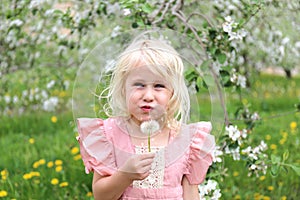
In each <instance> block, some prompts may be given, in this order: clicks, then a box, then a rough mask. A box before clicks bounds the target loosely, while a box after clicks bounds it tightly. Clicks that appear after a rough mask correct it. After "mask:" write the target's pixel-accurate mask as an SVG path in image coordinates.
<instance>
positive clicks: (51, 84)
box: [46, 80, 55, 89]
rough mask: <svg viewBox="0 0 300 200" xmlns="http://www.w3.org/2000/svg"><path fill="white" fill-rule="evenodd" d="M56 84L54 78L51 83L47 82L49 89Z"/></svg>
mask: <svg viewBox="0 0 300 200" xmlns="http://www.w3.org/2000/svg"><path fill="white" fill-rule="evenodd" d="M54 85H55V81H54V80H51V81H50V82H49V83H47V85H46V87H47V88H48V89H50V88H52V87H53V86H54Z"/></svg>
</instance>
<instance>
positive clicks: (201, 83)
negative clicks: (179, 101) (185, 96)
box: [196, 76, 203, 88]
mask: <svg viewBox="0 0 300 200" xmlns="http://www.w3.org/2000/svg"><path fill="white" fill-rule="evenodd" d="M196 85H197V86H198V88H202V87H203V80H202V78H201V77H200V76H198V77H197V81H196Z"/></svg>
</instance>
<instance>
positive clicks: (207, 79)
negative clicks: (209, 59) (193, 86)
mask: <svg viewBox="0 0 300 200" xmlns="http://www.w3.org/2000/svg"><path fill="white" fill-rule="evenodd" d="M203 80H204V82H205V84H206V85H207V86H213V85H214V84H215V80H214V78H213V77H212V76H211V75H204V76H203Z"/></svg>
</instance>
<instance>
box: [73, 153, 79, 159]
mask: <svg viewBox="0 0 300 200" xmlns="http://www.w3.org/2000/svg"><path fill="white" fill-rule="evenodd" d="M73 159H74V160H80V159H81V155H80V154H78V155H76V156H74V157H73Z"/></svg>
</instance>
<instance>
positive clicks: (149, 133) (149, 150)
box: [148, 131, 151, 152]
mask: <svg viewBox="0 0 300 200" xmlns="http://www.w3.org/2000/svg"><path fill="white" fill-rule="evenodd" d="M150 135H151V131H149V132H148V152H151V147H150Z"/></svg>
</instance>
